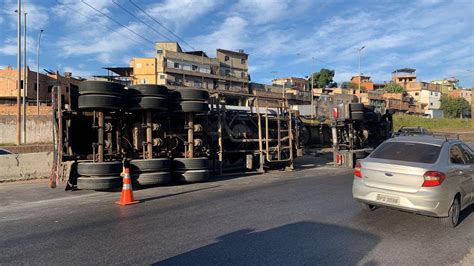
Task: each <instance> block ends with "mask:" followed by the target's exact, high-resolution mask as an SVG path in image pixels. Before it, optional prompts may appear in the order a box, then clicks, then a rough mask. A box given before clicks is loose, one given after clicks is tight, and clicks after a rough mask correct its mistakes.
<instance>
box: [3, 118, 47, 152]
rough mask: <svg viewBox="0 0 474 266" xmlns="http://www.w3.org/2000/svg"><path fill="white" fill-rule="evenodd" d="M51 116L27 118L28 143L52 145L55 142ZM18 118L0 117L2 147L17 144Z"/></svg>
mask: <svg viewBox="0 0 474 266" xmlns="http://www.w3.org/2000/svg"><path fill="white" fill-rule="evenodd" d="M52 130H53V129H52V122H51V116H47V115H40V116H27V119H26V143H50V142H52V141H53V133H52V132H53V131H52ZM15 140H16V116H13V115H0V145H8V144H13V143H15Z"/></svg>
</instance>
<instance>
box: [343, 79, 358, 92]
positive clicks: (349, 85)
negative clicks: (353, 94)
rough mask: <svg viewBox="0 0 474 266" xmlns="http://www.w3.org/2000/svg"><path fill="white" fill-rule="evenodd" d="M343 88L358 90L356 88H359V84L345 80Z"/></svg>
mask: <svg viewBox="0 0 474 266" xmlns="http://www.w3.org/2000/svg"><path fill="white" fill-rule="evenodd" d="M341 88H344V89H353V90H356V89H358V88H359V84H357V83H354V82H348V81H345V82H343V83H342V84H341ZM361 88H363V87H361Z"/></svg>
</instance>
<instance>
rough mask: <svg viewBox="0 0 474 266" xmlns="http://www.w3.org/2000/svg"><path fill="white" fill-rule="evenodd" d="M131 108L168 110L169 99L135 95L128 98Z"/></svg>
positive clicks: (129, 107)
mask: <svg viewBox="0 0 474 266" xmlns="http://www.w3.org/2000/svg"><path fill="white" fill-rule="evenodd" d="M128 109H129V110H132V111H133V110H161V111H166V110H168V101H167V100H166V99H165V98H163V97H151V96H145V97H135V98H131V99H129V100H128Z"/></svg>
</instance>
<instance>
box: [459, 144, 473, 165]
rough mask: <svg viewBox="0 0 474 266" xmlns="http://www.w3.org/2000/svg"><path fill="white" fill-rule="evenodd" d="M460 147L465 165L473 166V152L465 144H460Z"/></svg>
mask: <svg viewBox="0 0 474 266" xmlns="http://www.w3.org/2000/svg"><path fill="white" fill-rule="evenodd" d="M461 147H462V150H463V153H464V158H466V163H467V164H474V151H472V149H471V148H469V146H467V145H465V144H461Z"/></svg>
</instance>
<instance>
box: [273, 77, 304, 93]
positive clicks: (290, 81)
mask: <svg viewBox="0 0 474 266" xmlns="http://www.w3.org/2000/svg"><path fill="white" fill-rule="evenodd" d="M272 84H276V85H280V86H283V85H284V86H285V88H286V91H290V90H297V91H309V89H310V86H311V85H310V84H309V82H308V80H307V79H304V78H297V77H287V78H276V79H273V80H272Z"/></svg>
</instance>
